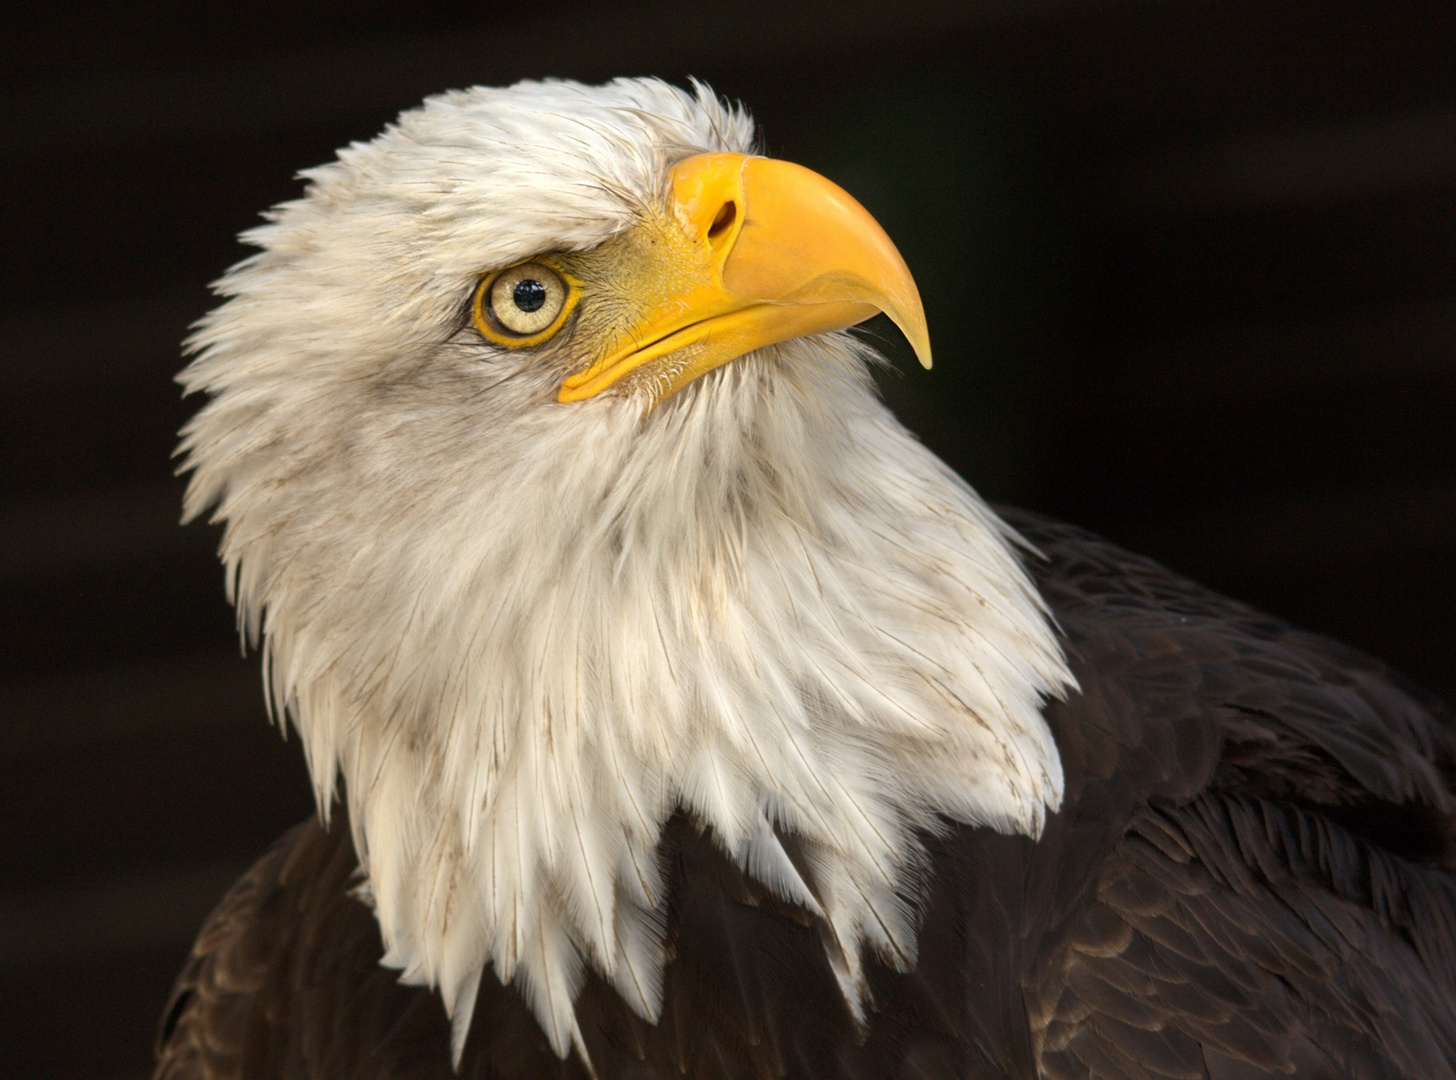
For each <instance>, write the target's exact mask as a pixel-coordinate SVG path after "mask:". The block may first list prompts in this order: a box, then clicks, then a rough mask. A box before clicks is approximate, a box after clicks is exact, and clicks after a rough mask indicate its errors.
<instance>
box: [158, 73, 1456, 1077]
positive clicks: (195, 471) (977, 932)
mask: <svg viewBox="0 0 1456 1080" xmlns="http://www.w3.org/2000/svg"><path fill="white" fill-rule="evenodd" d="M754 138H755V136H754V130H753V125H752V122H751V121H750V119H749V117H748V116H747V115H746V114H745V113H744V112H743V111H742V110H741V108H739V107H737V106H733V105H730V104H727V103H724V102H722V101H721V100H719V99H718V98H717V97H716V96H715V95H714V94H713V93H712V92H711V91H710V90H709V89H708V88H706V87H705V86H703V85H700V84H694V85H693V86H691V87H689V88H687V89H683V88H677V87H674V86H671V85H669V84H667V83H664V82H661V81H658V80H653V79H624V80H619V81H616V82H612V83H609V84H606V85H603V86H595V87H592V86H584V85H579V84H576V83H571V82H530V83H522V84H519V85H516V86H512V87H509V88H506V89H483V88H477V89H472V90H468V91H463V92H455V93H447V94H444V95H441V96H439V97H435V98H431V99H429V100H427V101H426V102H425V103H424V104H423V106H422V107H420V108H417V109H415V110H413V111H410V112H406V113H404V114H403V115H402V116H401V117H400V118H399V120H398V121H397V122H396V123H395V124H394V125H392V126H390V127H389V128H387V129H386V130H385V131H384V132H383V134H381V135H380V136H379V137H378V138H376V139H375V140H374V141H372V142H369V143H360V144H355V145H353V146H350V147H349V148H347V149H345V150H343V151H341V152H340V153H339V155H338V160H337V161H334V162H332V163H330V164H327V165H324V166H322V167H320V168H316V169H313V170H311V171H309V172H307V173H305V174H304V177H305V178H306V180H307V190H306V192H305V193H304V195H303V196H302V197H301V198H299V199H297V200H296V201H293V202H289V203H285V204H283V205H280V206H278V207H276V208H275V209H274V210H273V211H271V213H269V215H268V216H267V221H266V223H265V224H263V225H261V226H259V227H258V228H256V229H254V230H253V231H252V232H250V233H248V234H246V237H245V238H246V240H247V241H248V242H249V243H251V244H252V245H254V246H255V247H256V248H257V251H256V252H255V253H254V254H252V255H251V256H250V257H249V258H247V259H245V260H244V261H242V262H241V263H239V264H238V265H237V266H235V267H234V268H233V269H232V270H231V271H229V272H228V274H227V275H226V276H225V277H224V278H223V279H222V280H221V282H220V283H219V285H218V286H217V291H218V293H219V294H220V295H221V296H222V297H223V298H224V301H223V302H222V303H221V305H220V306H219V307H217V308H216V310H214V311H213V312H212V313H211V314H210V315H208V316H207V317H206V318H205V319H204V320H203V321H202V322H201V323H200V324H199V328H198V329H197V331H196V333H195V336H194V337H193V338H192V339H191V349H192V350H193V353H194V358H193V359H192V361H191V364H190V366H189V367H188V368H187V369H186V371H185V372H184V373H183V374H182V376H181V377H180V378H181V381H182V383H183V385H184V386H185V387H186V389H187V390H188V391H191V392H201V393H205V394H206V395H208V400H207V401H206V403H205V405H204V406H203V407H202V408H201V409H200V411H199V412H198V413H197V414H196V416H195V418H194V419H193V420H192V421H191V422H190V423H189V424H188V425H187V427H186V428H185V430H184V437H183V441H182V453H183V454H184V455H185V467H186V468H187V469H189V470H190V471H191V482H190V487H189V489H188V494H187V503H186V513H187V515H188V516H189V517H195V516H198V515H201V514H204V513H207V512H208V511H209V510H210V511H211V513H212V515H213V517H214V518H215V519H216V520H218V521H221V522H223V523H224V524H225V531H224V534H223V540H222V548H221V557H222V561H223V563H224V564H225V566H226V573H227V583H228V589H229V595H230V598H231V599H232V601H233V602H234V603H235V604H236V607H237V611H238V619H239V625H240V628H241V630H242V632H243V633H244V634H245V636H246V638H247V639H248V640H249V641H251V642H254V643H256V645H257V647H258V648H259V649H260V651H261V653H262V656H263V659H264V669H265V680H266V693H267V696H268V698H269V700H270V702H271V704H272V708H273V710H274V713H275V716H276V717H277V718H278V719H279V722H280V723H289V724H291V725H292V727H293V728H294V729H296V731H297V732H298V736H299V738H300V741H301V743H302V747H303V750H304V753H305V756H306V759H307V763H308V767H309V769H310V772H311V775H312V778H313V784H314V788H315V793H316V797H317V804H318V811H319V814H318V819H317V820H313V821H310V822H308V823H305V824H303V825H300V826H299V827H297V828H296V829H295V830H293V831H292V832H290V833H288V834H287V835H286V836H284V837H283V838H282V839H281V840H280V841H278V843H277V844H276V846H274V847H273V848H272V849H271V850H270V851H269V852H267V853H266V854H265V855H263V857H262V858H261V860H260V861H259V862H258V863H257V864H256V865H255V866H254V867H253V869H252V870H251V871H249V872H248V874H247V875H246V876H245V877H243V879H242V880H240V881H239V882H238V883H237V885H236V886H235V887H234V888H233V889H232V890H231V891H230V892H229V893H228V894H227V896H226V897H225V898H224V899H223V900H222V902H221V904H220V906H219V907H218V908H217V910H216V911H215V912H214V913H213V915H212V916H211V917H210V918H209V919H208V920H207V922H206V924H205V926H204V927H203V929H202V931H201V936H200V937H199V938H198V940H197V943H196V945H195V946H194V948H193V950H192V954H191V958H190V960H189V962H188V963H187V965H186V967H185V969H184V971H183V972H182V974H181V976H180V977H179V980H178V983H177V987H176V991H175V993H174V995H173V998H172V1001H171V1004H170V1005H169V1007H168V1008H167V1010H166V1013H165V1015H164V1018H163V1022H162V1028H161V1033H160V1038H159V1045H158V1053H159V1066H158V1070H157V1076H158V1077H159V1078H165V1080H180V1078H193V1077H196V1078H201V1077H216V1078H238V1080H243V1078H248V1080H254V1078H257V1080H261V1078H270V1080H271V1078H279V1080H283V1078H288V1080H293V1078H299V1080H301V1078H305V1077H307V1078H324V1077H327V1078H330V1080H364V1078H384V1077H410V1078H431V1077H440V1078H446V1077H452V1076H456V1075H458V1076H461V1077H478V1078H487V1077H490V1078H502V1080H504V1078H516V1077H520V1078H535V1077H554V1078H562V1080H564V1078H588V1077H594V1078H597V1080H615V1078H627V1077H632V1078H644V1080H645V1078H664V1080H665V1078H668V1077H673V1078H681V1077H691V1078H694V1080H747V1078H750V1077H752V1078H760V1077H792V1078H801V1080H829V1078H864V1080H869V1078H875V1080H887V1078H891V1077H927V1078H952V1077H1012V1078H1033V1077H1047V1078H1058V1080H1060V1078H1073V1077H1105V1078H1129V1080H1132V1078H1137V1080H1143V1078H1149V1080H1150V1078H1163V1077H1166V1078H1179V1080H1188V1078H1200V1077H1206V1078H1210V1080H1250V1078H1259V1077H1266V1078H1273V1077H1291V1076H1292V1077H1301V1078H1306V1077H1320V1078H1325V1077H1328V1078H1334V1077H1341V1078H1370V1080H1385V1078H1390V1077H1414V1078H1422V1080H1437V1078H1447V1080H1449V1078H1452V1077H1456V722H1453V718H1452V715H1451V714H1450V713H1449V712H1447V711H1446V710H1445V708H1443V707H1442V706H1441V705H1440V704H1439V703H1438V702H1437V701H1435V700H1434V699H1433V698H1431V697H1430V696H1428V695H1427V694H1425V693H1424V692H1422V691H1421V690H1419V689H1418V688H1416V687H1414V686H1412V685H1410V684H1409V683H1407V682H1406V681H1405V680H1403V679H1402V678H1400V677H1399V676H1397V675H1396V674H1394V673H1392V672H1391V671H1390V670H1389V669H1388V668H1386V667H1385V666H1383V665H1382V664H1380V663H1379V662H1377V661H1375V660H1372V659H1370V658H1368V657H1366V656H1363V655H1361V654H1360V653H1358V652H1356V651H1354V650H1352V649H1349V648H1346V647H1344V646H1342V645H1340V644H1337V643H1336V642H1334V641H1331V640H1329V639H1326V638H1323V637H1320V636H1317V635H1314V634H1310V633H1305V632H1301V631H1299V630H1297V629H1295V628H1292V627H1291V626H1289V625H1287V624H1285V623H1283V622H1281V621H1279V620H1277V619H1274V618H1270V617H1266V616H1264V615H1262V614H1259V613H1258V612H1256V611H1254V610H1252V609H1250V608H1249V607H1246V606H1244V605H1243V604H1240V603H1237V602H1235V601H1232V600H1228V599H1225V598H1223V597H1221V596H1218V595H1215V594H1213V593H1211V592H1209V591H1207V590H1205V589H1203V588H1201V587H1199V586H1198V585H1195V584H1193V583H1191V582H1189V581H1187V580H1185V579H1183V578H1181V577H1179V576H1177V575H1176V574H1173V573H1171V572H1169V571H1167V570H1165V569H1163V568H1162V567H1160V566H1158V565H1156V564H1155V563H1153V562H1151V561H1149V560H1147V559H1143V558H1139V557H1137V556H1135V555H1132V554H1129V553H1127V552H1126V551H1122V550H1120V549H1118V548H1117V547H1114V546H1113V545H1111V544H1109V543H1106V542H1104V541H1102V540H1100V539H1098V538H1097V537H1095V536H1093V535H1090V534H1088V533H1085V532H1082V531H1080V530H1078V529H1076V528H1073V527H1070V526H1066V525H1062V524H1058V523H1055V522H1052V521H1049V520H1046V519H1044V518H1041V517H1038V516H1035V515H1032V514H1028V513H1022V512H1015V511H1011V510H1004V509H993V508H991V507H990V506H988V505H987V504H986V503H985V502H983V501H982V500H981V499H980V498H979V497H978V496H977V495H976V493H975V492H974V491H972V490H971V488H970V487H968V486H967V485H966V483H965V482H963V481H962V480H961V479H960V478H959V477H958V476H957V475H956V474H955V473H954V472H952V471H951V470H950V469H949V468H948V467H947V466H946V465H944V464H943V463H942V462H940V461H939V460H938V459H937V458H936V457H935V456H934V455H933V454H931V453H930V452H929V451H928V450H926V449H925V448H924V447H923V446H922V445H921V444H920V443H919V442H918V441H916V439H915V438H914V436H912V435H911V434H910V433H909V432H907V431H906V430H905V429H904V428H903V427H902V426H901V425H900V424H899V423H898V422H897V421H896V420H895V418H894V417H893V416H892V415H891V414H890V412H889V411H888V410H887V409H886V408H885V406H884V405H883V404H882V403H881V402H880V400H879V399H878V398H877V396H876V393H875V390H874V384H873V382H872V379H871V377H870V370H871V368H872V366H873V365H874V364H875V363H876V362H877V357H876V355H875V354H874V352H873V351H872V350H871V348H870V347H869V346H868V345H867V344H865V343H864V342H863V341H862V340H860V339H858V338H856V337H854V336H852V335H851V334H850V333H849V332H848V329H847V328H849V327H850V326H852V325H854V324H856V323H859V322H861V321H863V320H864V319H866V318H868V317H869V316H870V315H872V314H875V313H877V312H884V313H886V314H888V315H889V317H890V318H891V319H892V320H893V321H894V322H895V323H896V324H898V326H899V327H900V328H901V330H902V331H903V332H904V334H905V335H906V337H907V338H908V340H909V342H910V343H911V345H912V346H913V347H914V349H915V351H916V353H917V354H918V355H919V357H920V358H921V360H922V361H923V362H924V363H925V365H926V366H927V367H928V366H929V364H930V346H929V337H928V334H927V329H926V322H925V317H924V314H923V311H922V308H921V304H920V299H919V295H918V293H917V291H916V287H915V284H914V282H913V280H912V278H911V276H910V273H909V271H908V269H907V267H906V265H905V263H904V262H903V260H902V259H901V257H900V255H899V254H898V252H897V251H896V249H895V247H894V245H893V243H892V242H891V241H890V239H889V237H887V236H886V235H885V233H884V231H883V230H882V229H881V228H880V227H879V226H878V225H877V224H876V222H875V221H874V220H873V219H872V218H871V217H870V215H869V214H868V213H867V212H866V211H865V210H864V209H863V208H862V207H861V206H860V205H859V204H858V203H856V202H855V201H854V199H853V198H851V197H850V196H849V195H848V194H846V193H845V192H844V191H843V190H842V189H840V188H838V187H837V186H835V185H834V184H833V183H831V182H830V181H828V180H826V179H825V178H823V177H821V176H819V175H817V174H815V173H813V172H811V171H809V170H807V169H804V168H801V167H799V166H797V165H793V164H790V163H787V162H783V161H778V160H773V159H769V158H766V157H763V156H758V155H757V154H755V142H754Z"/></svg>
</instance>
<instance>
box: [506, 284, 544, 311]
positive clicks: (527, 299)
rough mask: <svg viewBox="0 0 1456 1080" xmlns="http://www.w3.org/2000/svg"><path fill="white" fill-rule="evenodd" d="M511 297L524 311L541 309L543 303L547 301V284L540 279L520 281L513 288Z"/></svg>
mask: <svg viewBox="0 0 1456 1080" xmlns="http://www.w3.org/2000/svg"><path fill="white" fill-rule="evenodd" d="M511 299H512V300H514V301H515V302H516V307H518V308H520V309H521V310H522V311H526V312H530V311H540V310H541V305H543V304H544V303H546V286H545V285H542V284H541V283H540V282H539V281H532V280H531V279H530V278H527V279H526V280H524V281H518V282H516V287H515V288H514V289H512V290H511Z"/></svg>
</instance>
